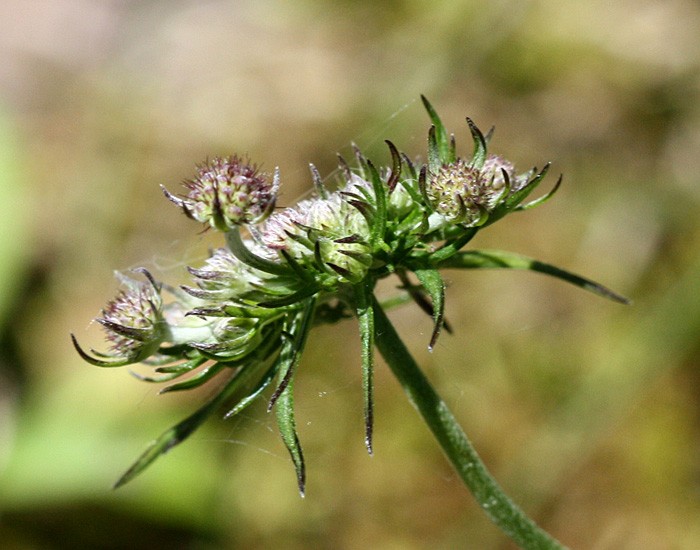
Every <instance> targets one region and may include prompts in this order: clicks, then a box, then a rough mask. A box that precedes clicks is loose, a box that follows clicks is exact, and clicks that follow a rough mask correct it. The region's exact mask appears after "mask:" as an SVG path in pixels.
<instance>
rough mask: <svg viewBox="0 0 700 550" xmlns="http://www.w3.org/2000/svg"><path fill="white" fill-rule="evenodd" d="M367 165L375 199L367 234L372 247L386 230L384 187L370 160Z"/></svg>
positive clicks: (381, 239)
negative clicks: (368, 233)
mask: <svg viewBox="0 0 700 550" xmlns="http://www.w3.org/2000/svg"><path fill="white" fill-rule="evenodd" d="M367 167H368V170H369V175H370V180H371V182H372V190H373V191H374V200H375V204H374V216H373V219H372V224H371V227H370V236H369V244H370V246H371V247H372V249H374V248H375V247H376V246H377V245H378V243H380V242H382V241H383V240H384V234H385V232H386V219H387V212H386V188H385V186H384V183H383V182H382V180H381V178H380V177H379V172H377V169H376V168H375V167H374V165H373V164H372V163H371V162H370V161H367Z"/></svg>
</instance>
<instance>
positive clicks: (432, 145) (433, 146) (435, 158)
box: [428, 126, 442, 174]
mask: <svg viewBox="0 0 700 550" xmlns="http://www.w3.org/2000/svg"><path fill="white" fill-rule="evenodd" d="M441 166H442V159H441V158H440V147H439V145H438V142H437V138H436V137H435V126H431V127H430V130H429V131H428V171H429V172H430V173H431V174H437V173H438V172H439V171H440V167H441Z"/></svg>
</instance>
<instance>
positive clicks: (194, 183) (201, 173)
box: [163, 155, 279, 231]
mask: <svg viewBox="0 0 700 550" xmlns="http://www.w3.org/2000/svg"><path fill="white" fill-rule="evenodd" d="M184 185H185V187H187V189H189V192H188V193H187V195H186V196H185V197H182V198H180V197H176V196H174V195H172V194H171V193H169V192H168V191H167V190H166V189H165V188H163V192H164V193H165V196H166V197H168V199H170V200H171V201H172V202H174V203H175V204H176V205H178V206H179V207H180V208H182V210H183V212H184V213H185V214H186V215H187V216H189V217H190V218H192V219H194V220H197V221H199V222H202V223H205V224H209V225H211V226H212V227H214V228H216V229H219V230H221V231H228V230H229V229H232V228H234V227H236V226H239V225H242V224H252V223H258V222H261V221H262V220H264V219H265V218H266V217H267V216H268V215H269V214H270V212H271V211H272V209H273V208H274V206H275V200H276V196H277V190H278V187H279V173H278V171H277V170H275V174H274V177H273V181H272V182H270V181H269V177H268V175H267V174H265V173H260V172H258V169H257V166H256V165H254V164H249V163H248V162H246V161H244V160H243V159H241V158H239V157H238V156H236V155H233V156H231V157H228V158H219V157H216V158H214V159H212V160H211V161H207V162H206V163H204V164H201V165H199V166H197V176H196V177H194V178H193V179H190V180H186V181H185V182H184Z"/></svg>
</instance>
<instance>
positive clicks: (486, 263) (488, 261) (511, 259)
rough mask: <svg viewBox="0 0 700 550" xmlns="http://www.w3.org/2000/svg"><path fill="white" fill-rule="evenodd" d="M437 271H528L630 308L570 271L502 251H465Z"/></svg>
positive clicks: (618, 296)
mask: <svg viewBox="0 0 700 550" xmlns="http://www.w3.org/2000/svg"><path fill="white" fill-rule="evenodd" d="M433 265H434V267H435V268H436V269H441V268H458V269H482V268H483V269H493V268H495V269H522V270H528V271H536V272H538V273H544V274H545V275H551V276H552V277H556V278H557V279H561V280H563V281H566V282H567V283H571V284H573V285H575V286H578V287H580V288H583V289H584V290H588V291H590V292H593V293H594V294H597V295H598V296H602V297H603V298H608V299H610V300H612V301H614V302H618V303H621V304H629V303H630V300H629V299H628V298H625V297H624V296H622V295H621V294H618V293H617V292H615V291H613V290H610V289H609V288H606V287H604V286H603V285H601V284H598V283H596V282H594V281H591V280H590V279H586V278H585V277H581V276H580V275H576V274H574V273H571V272H569V271H565V270H563V269H560V268H558V267H555V266H553V265H550V264H546V263H544V262H540V261H538V260H535V259H533V258H528V257H527V256H521V255H520V254H514V253H512V252H506V251H503V250H468V251H465V252H461V253H459V254H456V255H454V256H452V257H450V258H447V259H446V260H444V261H440V262H438V263H435V264H433Z"/></svg>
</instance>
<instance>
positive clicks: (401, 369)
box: [373, 299, 564, 550]
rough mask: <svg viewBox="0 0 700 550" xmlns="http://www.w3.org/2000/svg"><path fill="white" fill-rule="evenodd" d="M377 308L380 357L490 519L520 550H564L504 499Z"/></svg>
mask: <svg viewBox="0 0 700 550" xmlns="http://www.w3.org/2000/svg"><path fill="white" fill-rule="evenodd" d="M373 308H374V316H375V330H376V340H375V341H376V345H377V348H378V349H379V352H380V353H381V354H382V356H383V357H384V360H385V361H386V362H387V364H388V365H389V368H390V369H391V370H392V372H393V373H394V375H395V376H396V378H397V379H398V380H399V382H400V383H401V385H402V386H403V389H404V391H405V392H406V393H407V394H408V397H409V399H410V400H411V402H412V403H413V405H414V406H415V407H416V409H417V410H418V412H419V413H420V414H421V416H422V417H423V419H424V420H425V422H426V424H427V425H428V427H429V428H430V430H431V431H432V432H433V435H434V436H435V438H436V439H437V440H438V443H440V446H441V447H442V449H443V451H444V452H445V454H446V455H447V458H448V459H449V460H450V462H451V463H452V465H453V466H454V468H455V469H456V470H457V473H458V474H459V476H460V477H461V478H462V481H463V482H464V484H465V485H466V486H467V487H468V489H469V491H470V492H471V493H472V495H473V496H474V498H475V499H476V501H477V502H478V503H479V505H480V506H481V508H482V509H483V510H484V512H485V513H486V515H487V516H488V517H489V519H491V521H493V522H494V523H495V524H496V525H497V526H498V527H499V528H500V529H501V530H502V531H503V532H504V533H505V534H506V535H508V536H509V537H510V538H511V539H513V541H515V542H516V543H517V544H518V545H519V546H520V547H522V548H525V549H537V550H542V549H562V548H564V546H562V545H561V544H560V543H559V542H557V541H556V540H555V539H554V538H552V537H551V536H550V535H549V534H548V533H547V532H545V531H544V530H542V529H541V528H540V527H538V526H537V525H536V524H535V522H534V521H532V520H531V519H530V518H529V517H527V516H526V515H525V513H524V512H523V511H522V510H521V509H520V508H519V507H518V506H517V505H516V504H515V503H514V502H513V501H511V500H510V498H508V496H506V494H505V493H504V492H503V489H501V487H500V486H499V485H498V483H497V482H496V480H495V479H494V478H493V477H492V476H491V474H490V473H489V472H488V470H487V469H486V466H485V465H484V463H483V462H482V460H481V458H479V455H478V454H477V453H476V450H475V449H474V447H473V446H472V444H471V442H470V441H469V439H468V438H467V436H466V434H465V433H464V431H463V430H462V428H461V426H460V425H459V423H458V422H457V420H456V419H455V417H454V416H453V414H452V413H451V412H450V410H449V409H448V408H447V405H446V404H445V402H444V401H443V400H442V399H441V398H440V396H439V395H438V394H437V393H436V392H435V389H434V388H433V387H432V385H431V384H430V382H429V381H428V379H427V378H426V377H425V375H424V374H423V372H422V371H421V369H420V367H419V366H418V364H417V363H416V362H415V360H414V359H413V357H412V356H411V354H410V353H409V351H408V349H406V346H405V345H404V344H403V341H402V340H401V338H400V337H399V335H398V334H397V332H396V330H395V329H394V327H393V325H392V324H391V322H390V321H389V318H388V317H387V316H386V313H385V312H384V310H383V309H382V307H381V306H380V305H379V303H378V302H377V301H376V299H375V300H374V301H373Z"/></svg>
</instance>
